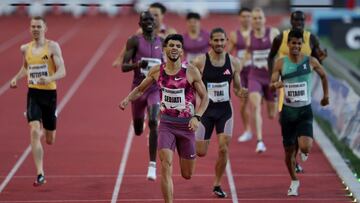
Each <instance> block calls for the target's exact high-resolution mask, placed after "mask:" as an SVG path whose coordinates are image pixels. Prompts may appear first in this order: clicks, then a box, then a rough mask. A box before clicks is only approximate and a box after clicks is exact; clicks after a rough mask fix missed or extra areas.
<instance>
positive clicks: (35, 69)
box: [28, 64, 49, 85]
mask: <svg viewBox="0 0 360 203" xmlns="http://www.w3.org/2000/svg"><path fill="white" fill-rule="evenodd" d="M42 76H45V77H47V76H49V68H48V65H47V64H32V65H29V66H28V83H29V84H30V85H36V84H37V80H38V79H39V78H40V77H42Z"/></svg>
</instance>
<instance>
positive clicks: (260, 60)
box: [253, 49, 270, 68]
mask: <svg viewBox="0 0 360 203" xmlns="http://www.w3.org/2000/svg"><path fill="white" fill-rule="evenodd" d="M269 53H270V49H265V50H256V51H253V63H254V66H255V67H256V68H266V67H267V58H268V55H269Z"/></svg>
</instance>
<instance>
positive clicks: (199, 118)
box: [193, 114, 201, 121]
mask: <svg viewBox="0 0 360 203" xmlns="http://www.w3.org/2000/svg"><path fill="white" fill-rule="evenodd" d="M193 117H194V118H196V119H197V120H198V121H200V120H201V116H199V115H196V114H195V115H193Z"/></svg>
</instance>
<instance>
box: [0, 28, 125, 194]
mask: <svg viewBox="0 0 360 203" xmlns="http://www.w3.org/2000/svg"><path fill="white" fill-rule="evenodd" d="M112 30H113V31H112V32H111V33H110V34H109V35H108V36H107V37H106V39H105V40H104V41H103V43H102V44H101V45H100V47H99V48H98V49H97V50H96V52H95V54H94V55H93V56H92V57H91V60H90V61H89V63H88V64H86V66H85V68H84V69H83V70H82V72H81V73H80V75H79V76H78V78H76V80H75V82H74V83H73V84H72V86H71V87H70V89H69V90H68V91H67V92H66V95H65V96H64V98H63V99H62V100H61V102H60V104H59V107H58V113H60V112H61V111H62V109H63V108H64V107H65V105H66V104H67V103H68V102H69V100H70V99H71V97H72V96H73V95H74V93H75V92H76V91H77V89H78V88H79V86H80V85H81V83H83V82H84V80H85V79H86V76H87V75H88V74H89V73H90V71H91V70H92V69H93V68H94V67H95V65H96V63H97V62H98V61H99V60H100V58H101V56H103V55H104V53H105V51H106V50H107V48H108V47H109V46H110V45H111V43H112V42H113V41H114V40H115V38H116V36H117V34H118V30H117V29H114V28H113V29H112ZM30 151H31V146H30V145H29V146H28V147H27V148H26V150H25V151H24V153H23V154H22V155H21V156H20V158H19V160H18V161H17V162H16V163H15V165H14V167H13V168H12V169H11V171H10V173H9V174H8V175H7V176H6V178H5V179H4V181H3V182H2V183H1V185H0V193H1V192H2V191H3V190H4V188H5V187H6V185H7V184H8V183H9V182H10V180H11V178H12V177H13V176H14V174H15V173H16V171H17V170H18V169H19V168H20V166H21V164H22V163H23V162H24V160H25V159H26V157H27V156H28V155H29V153H30Z"/></svg>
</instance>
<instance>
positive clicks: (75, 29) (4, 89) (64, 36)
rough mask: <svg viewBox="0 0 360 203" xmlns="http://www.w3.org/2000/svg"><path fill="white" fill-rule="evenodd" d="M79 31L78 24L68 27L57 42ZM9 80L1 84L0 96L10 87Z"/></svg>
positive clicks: (68, 38)
mask: <svg viewBox="0 0 360 203" xmlns="http://www.w3.org/2000/svg"><path fill="white" fill-rule="evenodd" d="M78 31H79V26H75V27H74V28H72V29H70V30H69V31H67V32H66V33H65V34H64V35H62V36H61V37H60V38H59V39H58V43H59V44H60V45H63V44H65V43H66V42H68V41H69V40H70V39H71V38H72V37H73V36H74V35H75V33H76V32H78ZM10 82H11V79H10V80H9V81H7V82H6V83H5V84H3V85H2V86H1V87H0V96H1V95H2V94H4V93H5V92H6V91H7V90H8V89H9V88H10Z"/></svg>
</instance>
